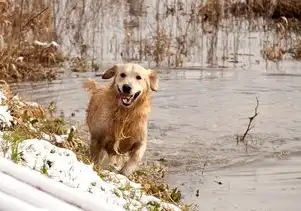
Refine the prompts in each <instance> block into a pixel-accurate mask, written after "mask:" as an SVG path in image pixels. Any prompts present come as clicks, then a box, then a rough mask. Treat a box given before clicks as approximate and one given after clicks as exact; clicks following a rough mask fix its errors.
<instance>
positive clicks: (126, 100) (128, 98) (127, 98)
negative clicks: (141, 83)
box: [120, 93, 132, 104]
mask: <svg viewBox="0 0 301 211" xmlns="http://www.w3.org/2000/svg"><path fill="white" fill-rule="evenodd" d="M120 98H121V100H122V101H123V102H124V103H126V104H129V103H130V102H131V99H132V98H131V95H125V94H123V93H122V94H120Z"/></svg>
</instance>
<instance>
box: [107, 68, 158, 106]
mask: <svg viewBox="0 0 301 211" xmlns="http://www.w3.org/2000/svg"><path fill="white" fill-rule="evenodd" d="M112 77H114V83H113V85H114V87H115V89H116V92H117V93H118V101H119V104H120V105H121V106H123V107H131V106H133V105H134V104H135V102H137V100H138V99H139V98H140V97H141V96H142V95H143V94H146V93H147V92H148V91H149V90H152V91H157V89H158V78H157V74H156V72H155V71H153V70H149V69H145V68H143V67H142V66H140V65H138V64H132V63H129V64H117V65H114V66H113V67H111V68H109V69H108V70H106V71H105V72H104V74H103V76H102V78H103V79H109V78H112Z"/></svg>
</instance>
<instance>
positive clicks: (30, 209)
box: [0, 191, 48, 211]
mask: <svg viewBox="0 0 301 211" xmlns="http://www.w3.org/2000/svg"><path fill="white" fill-rule="evenodd" d="M0 210H1V211H42V210H44V211H48V210H47V209H39V208H36V207H34V206H32V205H30V204H27V203H25V202H24V201H21V200H20V199H17V198H14V197H12V196H9V195H6V194H5V193H3V192H1V191H0Z"/></svg>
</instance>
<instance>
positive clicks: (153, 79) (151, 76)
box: [149, 70, 159, 92]
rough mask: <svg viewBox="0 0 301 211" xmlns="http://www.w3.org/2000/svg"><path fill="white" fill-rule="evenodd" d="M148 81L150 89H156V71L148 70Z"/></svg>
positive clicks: (157, 82)
mask: <svg viewBox="0 0 301 211" xmlns="http://www.w3.org/2000/svg"><path fill="white" fill-rule="evenodd" d="M149 82H150V88H151V90H152V91H154V92H156V91H158V88H159V78H158V74H157V71H155V70H150V74H149Z"/></svg>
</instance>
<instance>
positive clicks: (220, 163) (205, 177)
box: [15, 63, 301, 211]
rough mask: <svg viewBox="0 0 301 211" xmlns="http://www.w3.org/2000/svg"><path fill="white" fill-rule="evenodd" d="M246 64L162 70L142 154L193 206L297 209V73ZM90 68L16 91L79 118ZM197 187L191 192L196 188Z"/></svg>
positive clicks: (293, 67)
mask: <svg viewBox="0 0 301 211" xmlns="http://www.w3.org/2000/svg"><path fill="white" fill-rule="evenodd" d="M287 65H289V67H290V69H286V70H285V71H284V72H279V71H278V72H277V71H269V72H266V71H263V70H262V68H261V65H258V66H256V65H253V67H252V68H250V69H248V70H246V69H232V68H228V69H203V70H200V69H198V68H187V69H185V70H165V71H164V72H163V73H161V74H160V79H161V81H160V91H159V92H157V93H155V94H153V110H152V113H151V116H150V122H149V145H148V150H147V153H146V159H147V160H149V161H155V160H161V161H162V160H163V161H164V162H166V163H168V164H169V165H170V166H171V167H170V174H169V175H168V178H167V179H168V181H169V182H170V183H171V184H172V185H176V186H179V187H181V190H182V191H183V192H184V196H185V199H186V200H187V202H193V203H195V204H198V206H199V208H198V210H206V211H207V210H223V211H225V210H243V211H246V210H260V211H261V210H273V211H278V210H279V211H280V210H290V211H294V210H296V211H297V210H299V209H300V207H301V201H300V199H299V196H301V165H300V164H301V163H300V158H301V156H300V155H301V130H300V128H301V119H300V116H301V107H300V105H301V74H298V71H299V64H298V63H287ZM86 78H94V79H96V80H97V81H99V82H100V83H107V81H103V80H102V79H100V78H99V77H96V76H95V75H94V74H93V73H83V74H74V73H72V74H69V75H65V76H64V77H63V78H62V79H60V80H56V81H53V82H51V83H45V82H41V83H34V84H27V83H23V84H18V86H15V90H16V91H18V92H19V93H20V94H21V95H22V96H23V97H25V98H27V99H30V100H33V101H36V102H38V103H41V104H44V105H47V104H49V103H50V102H51V101H55V102H57V107H58V108H60V109H61V110H62V111H63V112H64V114H65V116H67V117H68V116H70V115H71V114H72V113H74V114H75V117H74V119H75V120H78V121H81V122H83V121H84V117H85V109H86V105H87V102H88V97H87V93H86V92H85V91H84V90H83V89H82V88H81V87H82V83H83V81H84V80H85V79H86ZM256 97H258V99H259V102H260V104H259V108H258V112H259V115H258V117H257V118H256V120H255V122H254V123H255V126H254V129H253V130H252V132H251V133H250V134H251V136H249V137H248V140H249V143H250V146H249V147H248V152H246V149H245V147H244V145H241V144H240V145H238V146H237V143H236V138H235V136H236V135H237V134H242V133H243V132H244V130H245V128H246V126H247V124H248V117H249V116H251V115H253V114H254V108H255V105H256ZM197 192H198V193H197Z"/></svg>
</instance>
